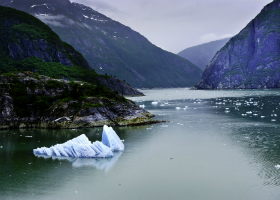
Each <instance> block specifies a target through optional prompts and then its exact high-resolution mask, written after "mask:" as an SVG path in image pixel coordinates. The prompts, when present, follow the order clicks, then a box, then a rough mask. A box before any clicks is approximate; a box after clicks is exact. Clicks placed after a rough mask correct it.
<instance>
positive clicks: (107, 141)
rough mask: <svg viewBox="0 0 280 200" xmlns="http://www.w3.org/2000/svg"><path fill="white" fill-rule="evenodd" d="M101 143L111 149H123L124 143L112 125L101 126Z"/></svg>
mask: <svg viewBox="0 0 280 200" xmlns="http://www.w3.org/2000/svg"><path fill="white" fill-rule="evenodd" d="M102 143H103V144H104V145H106V146H107V147H109V148H110V149H111V150H112V151H124V144H123V143H122V141H121V140H120V138H119V136H118V135H117V134H116V132H115V131H114V130H113V129H112V127H108V126H106V125H105V126H104V127H103V133H102Z"/></svg>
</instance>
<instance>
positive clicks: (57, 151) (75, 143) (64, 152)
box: [33, 134, 113, 158]
mask: <svg viewBox="0 0 280 200" xmlns="http://www.w3.org/2000/svg"><path fill="white" fill-rule="evenodd" d="M33 153H34V154H35V155H45V156H63V157H76V158H105V157H112V156H113V152H112V151H111V149H110V148H108V147H107V146H105V145H104V144H102V143H101V142H99V141H96V142H94V143H91V142H90V141H89V140H88V138H87V137H86V136H85V135H84V134H82V135H80V136H78V137H76V138H74V139H72V140H69V141H67V142H65V143H63V144H57V145H55V146H52V147H50V148H47V147H42V148H37V149H33Z"/></svg>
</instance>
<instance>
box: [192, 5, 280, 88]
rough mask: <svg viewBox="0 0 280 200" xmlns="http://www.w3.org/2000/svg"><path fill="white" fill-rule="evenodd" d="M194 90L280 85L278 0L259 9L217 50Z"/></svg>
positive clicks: (279, 19) (279, 11) (279, 8)
mask: <svg viewBox="0 0 280 200" xmlns="http://www.w3.org/2000/svg"><path fill="white" fill-rule="evenodd" d="M195 87H196V88H197V89H216V88H218V89H237V88H248V89H249V88H279V87H280V0H274V1H273V2H272V3H270V4H268V5H267V6H265V7H264V8H263V10H262V11H261V13H260V14H259V15H257V17H256V18H255V19H253V20H252V21H251V22H250V23H249V24H248V25H247V26H246V27H245V28H244V29H243V30H242V31H241V32H240V33H239V34H237V35H236V36H235V37H233V38H231V39H230V41H229V42H228V43H227V44H226V45H225V46H224V47H223V48H222V49H221V50H219V51H218V52H217V53H216V55H215V56H214V58H213V60H212V61H211V62H210V64H209V65H208V66H207V68H206V69H205V71H204V73H203V76H202V79H201V81H200V82H199V83H197V85H196V86H195Z"/></svg>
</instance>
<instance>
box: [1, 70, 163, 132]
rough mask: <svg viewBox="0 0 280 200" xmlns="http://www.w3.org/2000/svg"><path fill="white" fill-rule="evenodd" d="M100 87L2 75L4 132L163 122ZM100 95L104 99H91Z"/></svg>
mask: <svg viewBox="0 0 280 200" xmlns="http://www.w3.org/2000/svg"><path fill="white" fill-rule="evenodd" d="M99 87H102V86H96V85H93V84H90V83H85V82H80V81H74V82H69V81H65V80H60V79H52V78H50V77H47V76H42V75H34V74H33V73H31V72H25V73H15V74H9V75H0V130H3V129H23V128H42V129H76V128H92V127H100V126H103V125H108V126H135V125H145V124H154V123H160V122H161V121H157V120H154V119H153V117H154V115H152V114H151V113H149V112H147V111H146V110H144V109H143V108H140V107H139V106H137V105H136V104H135V103H134V102H133V101H131V100H128V99H125V98H124V97H122V96H120V95H118V94H116V91H111V90H109V89H107V90H106V88H105V89H104V88H103V90H101V89H102V88H101V89H100V88H99ZM97 91H99V93H100V94H101V93H102V94H103V96H100V95H96V96H88V95H90V94H95V93H97ZM105 91H106V92H105ZM73 95H74V96H73Z"/></svg>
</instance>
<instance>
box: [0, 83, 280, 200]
mask: <svg viewBox="0 0 280 200" xmlns="http://www.w3.org/2000/svg"><path fill="white" fill-rule="evenodd" d="M143 93H144V94H145V95H146V96H143V97H131V98H130V99H132V100H133V101H135V103H136V104H137V105H141V106H143V105H145V109H147V110H148V111H149V112H151V113H152V114H154V115H155V116H156V119H158V120H167V121H170V122H168V123H162V124H156V125H147V126H137V127H120V128H114V130H115V131H116V132H117V133H118V135H119V136H120V138H121V139H122V140H124V144H125V151H124V152H121V153H117V154H116V155H115V156H114V157H113V158H108V159H63V158H46V157H37V156H35V155H34V154H33V152H32V150H33V149H35V148H37V147H43V146H46V147H50V146H51V145H55V144H58V143H63V142H66V141H67V140H69V139H72V138H74V137H76V136H79V135H81V134H85V135H86V136H87V137H88V138H89V139H90V140H91V141H95V140H101V135H102V128H93V129H76V130H38V129H28V130H3V131H0V138H1V139H0V169H1V171H0V176H1V179H0V199H13V200H14V199H15V200H17V199H37V200H44V199H46V200H47V199H98V200H107V199H122V200H134V199H135V200H136V199H144V200H148V199H151V200H154V199H161V200H165V199H166V200H169V199H173V200H177V199H178V200H182V199H190V200H263V199H265V200H277V199H280V169H279V168H277V165H279V164H280V124H279V123H280V90H236V91H230V90H224V91H196V90H189V89H185V88H182V89H162V90H143ZM152 102H157V103H154V104H152Z"/></svg>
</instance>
